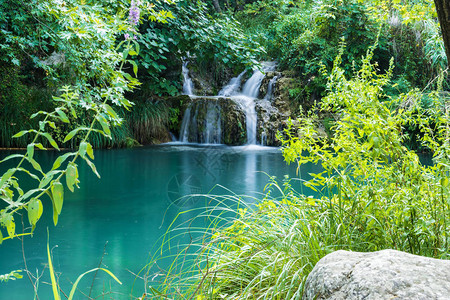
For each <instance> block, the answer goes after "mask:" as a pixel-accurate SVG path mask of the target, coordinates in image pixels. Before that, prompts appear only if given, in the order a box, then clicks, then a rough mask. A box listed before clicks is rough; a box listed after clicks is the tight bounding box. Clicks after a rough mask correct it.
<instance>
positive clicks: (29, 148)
mask: <svg viewBox="0 0 450 300" xmlns="http://www.w3.org/2000/svg"><path fill="white" fill-rule="evenodd" d="M33 155H34V144H29V145H28V146H27V156H28V158H30V159H33Z"/></svg>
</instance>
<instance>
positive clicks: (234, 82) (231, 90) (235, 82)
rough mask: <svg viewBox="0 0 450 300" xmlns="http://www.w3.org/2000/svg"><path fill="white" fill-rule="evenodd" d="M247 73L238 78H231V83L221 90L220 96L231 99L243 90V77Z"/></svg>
mask: <svg viewBox="0 0 450 300" xmlns="http://www.w3.org/2000/svg"><path fill="white" fill-rule="evenodd" d="M245 73H246V71H243V72H242V73H241V74H239V75H238V76H237V77H233V78H231V80H230V82H229V83H228V84H227V85H226V86H224V87H223V88H222V89H221V90H220V92H219V96H225V97H229V96H233V95H236V94H238V93H239V89H240V88H241V81H242V77H243V76H244V75H245Z"/></svg>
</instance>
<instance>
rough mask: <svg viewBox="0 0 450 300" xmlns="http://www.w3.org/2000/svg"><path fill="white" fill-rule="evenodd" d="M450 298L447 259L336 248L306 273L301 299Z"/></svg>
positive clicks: (405, 299)
mask: <svg viewBox="0 0 450 300" xmlns="http://www.w3.org/2000/svg"><path fill="white" fill-rule="evenodd" d="M313 299H318V300H320V299H330V300H332V299H335V300H338V299H346V300H360V299H365V300H384V299H386V300H387V299H398V300H407V299H408V300H410V299H417V300H419V299H423V300H429V299H450V261H448V260H439V259H432V258H427V257H422V256H417V255H412V254H408V253H405V252H400V251H396V250H382V251H378V252H371V253H360V252H349V251H343V250H340V251H336V252H333V253H331V254H329V255H327V256H325V257H324V258H322V259H321V260H320V261H319V262H318V263H317V264H316V266H315V267H314V269H313V270H312V272H311V273H310V274H309V276H308V278H307V280H306V284H305V293H304V295H303V300H313Z"/></svg>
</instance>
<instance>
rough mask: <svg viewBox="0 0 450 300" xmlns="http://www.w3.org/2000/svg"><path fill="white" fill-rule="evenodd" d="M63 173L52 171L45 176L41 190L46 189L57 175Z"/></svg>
mask: <svg viewBox="0 0 450 300" xmlns="http://www.w3.org/2000/svg"><path fill="white" fill-rule="evenodd" d="M59 172H61V171H50V172H48V173H47V174H45V175H44V177H43V178H42V180H41V182H40V183H39V188H40V189H42V188H44V187H45V186H46V185H47V184H48V183H49V182H50V181H51V180H52V179H53V176H55V174H57V173H59Z"/></svg>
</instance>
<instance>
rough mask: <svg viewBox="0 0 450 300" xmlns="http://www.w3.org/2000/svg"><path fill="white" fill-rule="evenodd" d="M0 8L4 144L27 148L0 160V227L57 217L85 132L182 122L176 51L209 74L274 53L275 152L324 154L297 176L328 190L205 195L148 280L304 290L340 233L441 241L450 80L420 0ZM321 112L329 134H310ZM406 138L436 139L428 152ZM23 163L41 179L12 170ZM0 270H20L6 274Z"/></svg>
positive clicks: (117, 143) (150, 134) (86, 145)
mask: <svg viewBox="0 0 450 300" xmlns="http://www.w3.org/2000/svg"><path fill="white" fill-rule="evenodd" d="M436 2H437V3H439V1H436ZM0 8H1V9H0V17H1V18H2V20H4V22H2V23H1V24H0V71H1V73H2V77H1V78H0V107H1V115H0V145H1V146H3V147H22V148H26V153H24V154H14V155H11V156H8V157H7V158H5V159H4V160H3V161H2V162H4V161H11V160H14V161H15V162H17V163H16V164H15V167H13V168H10V169H8V170H7V171H6V172H5V173H4V174H1V175H2V176H1V177H0V178H1V179H0V196H1V197H0V198H1V200H2V206H0V208H2V210H1V211H0V224H1V226H0V244H1V243H2V242H3V241H4V240H8V239H12V238H15V237H17V236H18V234H17V233H16V231H17V230H16V223H18V222H17V220H16V218H17V217H18V216H19V215H25V216H26V217H27V219H28V223H29V227H26V228H24V230H23V233H21V234H20V235H30V234H32V232H33V230H34V228H35V226H36V225H37V223H38V221H39V219H40V217H41V215H42V211H43V205H42V201H44V199H45V200H46V201H47V200H50V201H51V203H52V207H53V220H54V224H55V225H56V224H57V223H58V217H59V215H60V213H61V209H62V206H63V201H64V192H65V191H67V190H70V191H73V190H74V188H76V187H77V186H78V183H79V180H78V165H79V164H80V163H83V162H85V163H86V164H87V165H88V166H89V167H90V168H91V169H92V171H93V172H94V173H95V174H97V175H98V173H97V170H96V168H95V165H94V164H93V160H94V151H93V149H94V148H100V147H122V146H133V145H136V144H138V143H145V144H150V143H155V142H161V141H166V140H168V138H169V137H168V131H169V130H170V129H176V128H177V126H178V127H179V124H178V123H179V120H180V109H181V106H180V101H182V100H180V99H179V98H177V97H175V96H177V95H179V94H180V89H181V76H180V73H181V65H182V63H183V61H188V62H189V63H190V64H191V65H195V68H196V70H195V71H196V72H197V73H198V74H199V75H200V76H203V77H208V78H210V81H211V86H212V87H213V89H217V87H219V86H221V85H222V84H223V83H224V82H226V81H227V80H228V79H229V78H230V77H231V76H233V75H235V74H238V73H240V72H241V71H242V70H243V69H244V68H253V67H254V66H255V64H256V63H257V61H259V60H264V59H266V60H269V59H271V60H277V61H278V62H279V68H280V71H282V73H283V75H284V76H286V77H289V78H291V79H292V82H293V83H292V84H291V85H290V86H288V87H286V89H287V92H288V94H289V95H290V105H291V107H293V108H294V109H293V115H292V118H293V119H296V122H292V123H291V124H290V125H289V128H287V129H286V130H285V131H284V132H280V133H279V140H280V141H281V142H282V143H283V148H282V151H283V155H284V156H285V159H286V161H287V162H288V163H297V164H298V167H299V169H301V166H302V164H304V163H321V164H322V166H323V170H324V171H323V172H322V173H320V174H314V178H313V179H312V180H310V181H308V182H305V186H306V187H309V188H312V189H314V190H316V191H318V192H319V193H321V194H322V196H321V197H313V198H311V197H305V196H304V195H303V194H302V193H298V192H297V191H294V190H293V189H292V188H291V187H290V184H289V181H286V182H284V183H283V185H280V184H279V183H277V182H272V183H271V184H270V185H269V186H268V191H266V195H265V197H264V199H262V201H261V202H260V203H259V204H257V205H255V206H251V205H245V204H244V203H242V201H241V200H242V199H239V198H238V199H236V207H231V208H223V211H224V212H225V213H224V214H221V212H220V211H219V212H218V211H217V209H215V210H213V211H208V212H206V215H207V216H208V217H211V218H215V222H213V224H214V226H215V227H214V228H207V230H206V231H205V232H206V234H205V235H202V236H201V237H200V239H199V240H198V244H197V249H198V251H197V252H196V253H194V254H193V255H194V257H193V259H194V262H195V263H194V264H190V265H186V266H185V265H184V261H185V257H182V255H180V256H181V261H180V262H179V261H178V260H174V264H173V268H171V269H170V270H167V276H166V279H165V281H164V282H163V283H162V284H161V285H160V286H155V287H152V292H153V295H154V296H158V297H162V298H165V297H167V298H173V297H175V298H176V297H180V296H181V295H182V296H183V297H185V298H192V297H194V296H197V299H203V298H205V299H206V298H212V299H215V298H217V299H219V298H224V297H225V298H236V299H237V298H264V297H266V298H271V299H272V298H280V299H281V298H282V299H288V298H295V297H300V295H301V293H302V288H303V283H304V280H305V278H306V276H307V274H308V273H309V271H310V270H311V269H312V267H313V266H314V264H315V263H316V262H317V261H318V260H319V259H320V258H321V257H323V256H324V255H326V254H327V253H329V252H331V251H334V250H337V249H349V250H355V251H367V250H369V251H374V250H379V249H384V248H394V249H399V250H403V251H408V252H410V253H414V254H419V255H425V256H430V257H436V258H448V243H449V242H450V237H448V232H449V229H450V228H449V227H450V225H449V215H448V211H449V207H448V201H449V199H448V195H449V194H450V193H449V188H450V182H449V180H448V176H449V171H450V170H449V159H450V153H449V151H450V150H449V149H450V146H449V143H450V140H449V137H448V130H449V112H448V101H449V96H448V89H449V81H448V76H447V56H446V49H445V44H446V42H445V39H444V40H443V38H442V34H441V32H440V27H439V23H438V22H437V14H436V10H435V8H434V5H433V3H432V2H431V1H429V0H419V1H381V0H372V1H357V0H345V1H344V0H341V1H331V0H327V1H317V2H316V1H310V2H308V3H306V2H305V3H303V2H299V3H297V2H293V1H286V0H260V1H249V0H246V1H237V0H236V1H224V2H223V1H218V0H213V1H195V2H193V1H187V0H186V1H185V0H180V1H176V2H172V1H171V0H166V1H156V2H155V3H150V2H147V1H134V0H133V1H131V3H129V2H128V1H125V0H123V1H108V0H102V1H89V0H85V1H75V0H73V1H59V0H51V1H44V2H42V1H28V2H24V1H21V0H13V1H6V0H0ZM443 28H444V27H443ZM444 38H445V34H444ZM137 78H139V80H138V79H137ZM324 116H326V118H327V127H328V129H329V132H330V137H329V138H328V139H322V138H319V137H320V135H318V134H317V124H318V123H321V122H322V123H323V122H324V121H323V119H324ZM294 124H295V125H294ZM62 147H64V148H69V149H72V150H71V151H69V152H66V153H65V154H64V155H61V156H59V157H58V158H57V159H56V161H55V162H54V164H53V167H52V169H51V170H48V171H47V170H43V169H42V168H41V166H40V164H39V162H37V161H36V160H35V159H34V152H35V149H47V148H54V149H56V150H59V149H60V148H62ZM414 150H422V151H428V152H430V153H432V155H433V157H434V160H433V165H432V166H425V165H424V164H422V163H421V162H420V161H419V159H418V157H417V155H416V153H415V152H414ZM0 163H1V162H0ZM19 173H20V174H23V175H24V176H30V177H31V178H32V179H34V180H35V183H36V185H35V186H34V187H33V188H27V189H25V188H24V187H22V185H21V182H20V180H19V179H18V178H19V176H18V175H17V174H19ZM273 189H277V190H278V191H279V192H280V193H281V195H282V196H281V198H272V196H271V192H270V191H271V190H273ZM211 197H213V196H211ZM219 198H220V197H219ZM231 198H233V199H235V197H231ZM233 199H232V200H233ZM228 200H229V199H228ZM243 206H244V207H243ZM4 236H5V237H4ZM162 247H163V248H162V249H163V250H164V247H165V245H163V246H162ZM189 247H193V245H189ZM48 256H49V258H48V261H49V268H50V272H51V274H52V285H53V289H54V290H53V291H54V294H55V299H59V297H60V296H59V291H58V283H57V282H56V281H55V279H54V276H53V270H52V259H51V256H50V252H49V255H48ZM151 266H152V265H150V266H149V268H148V269H147V270H145V271H146V272H147V273H148V274H150V273H151V272H153V270H152V269H151ZM182 267H187V268H188V269H187V270H185V269H183V268H182ZM106 272H109V271H107V270H106ZM180 274H181V275H183V276H182V277H180ZM28 275H29V276H30V280H31V281H32V282H35V281H33V280H32V278H31V277H32V276H31V275H30V274H28ZM111 275H112V274H111ZM112 276H113V275H112ZM10 277H18V275H17V272H15V271H12V272H11V273H9V274H6V275H2V277H0V279H2V278H10ZM113 277H114V276H113ZM146 278H147V277H146ZM2 280H3V279H2ZM77 282H78V281H77ZM145 284H146V285H147V284H148V283H145ZM33 287H34V289H35V290H36V286H33ZM75 287H76V283H75ZM75 287H74V288H75ZM74 290H75V289H74ZM74 290H73V291H74ZM71 296H73V293H71V294H70V295H69V298H70V297H71Z"/></svg>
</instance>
